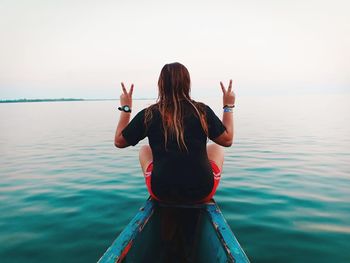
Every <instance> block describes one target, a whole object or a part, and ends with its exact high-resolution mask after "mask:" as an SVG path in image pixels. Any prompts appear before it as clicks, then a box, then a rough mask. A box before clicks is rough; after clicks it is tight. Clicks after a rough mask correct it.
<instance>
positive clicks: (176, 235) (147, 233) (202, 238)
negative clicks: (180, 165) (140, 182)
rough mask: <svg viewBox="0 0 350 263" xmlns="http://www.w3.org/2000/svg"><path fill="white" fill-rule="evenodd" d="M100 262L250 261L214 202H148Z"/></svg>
mask: <svg viewBox="0 0 350 263" xmlns="http://www.w3.org/2000/svg"><path fill="white" fill-rule="evenodd" d="M98 262H100V263H106V262H126V263H127V262H152V263H156V262H200V263H206V262H208V263H209V262H210V263H213V262H220V263H221V262H238V263H241V262H242V263H243V262H249V260H248V258H247V256H246V255H245V253H244V251H243V249H242V248H241V246H240V245H239V243H238V241H237V239H236V238H235V236H234V234H233V232H232V231H231V229H230V227H229V225H228V224H227V222H226V220H225V218H224V217H223V215H222V213H221V211H220V209H219V207H218V205H217V204H216V203H215V201H214V200H212V201H210V202H208V203H205V204H197V205H173V204H172V205H169V204H162V203H159V202H156V201H154V200H152V199H151V198H149V199H148V200H147V201H146V203H145V205H144V206H143V207H141V209H140V210H139V212H138V213H137V214H136V215H135V217H134V218H133V219H132V220H131V222H130V223H129V224H128V225H127V226H126V228H125V229H124V230H123V231H122V232H121V234H120V235H119V236H118V238H117V239H116V240H115V241H114V242H113V244H112V245H111V246H110V247H109V248H108V249H107V251H106V252H105V254H104V255H103V256H102V257H101V258H100V260H99V261H98Z"/></svg>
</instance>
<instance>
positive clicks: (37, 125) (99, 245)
mask: <svg viewBox="0 0 350 263" xmlns="http://www.w3.org/2000/svg"><path fill="white" fill-rule="evenodd" d="M349 99H350V96H349V95H328V96H326V95H322V96H321V95H320V96H316V95H307V96H285V97H281V96H280V97H279V96H271V97H264V96H262V97H253V96H251V97H242V98H237V104H236V105H237V107H236V108H235V109H234V120H235V139H234V144H233V146H232V147H230V148H225V163H224V168H223V173H222V179H221V182H220V186H219V188H218V191H217V194H216V196H215V199H216V201H217V203H218V205H219V206H220V208H221V210H222V212H223V214H224V216H225V218H226V220H227V222H228V223H229V225H230V226H231V228H232V230H233V232H234V234H235V235H236V237H237V239H238V241H239V242H240V244H241V246H242V247H243V249H244V250H245V252H246V254H247V255H248V257H249V258H250V260H251V261H252V262H285V263H289V262H318V263H321V262H327V263H328V262H344V263H346V262H350V138H349V137H350V136H349V135H350V124H349V116H350V104H349ZM202 101H204V102H206V103H207V104H209V105H210V106H211V107H212V109H213V110H214V111H215V112H216V113H217V115H218V116H219V117H221V114H222V108H221V99H220V98H218V99H203V100H202ZM152 102H153V101H152V100H135V101H134V107H133V114H134V113H135V112H137V111H138V110H140V109H142V108H144V107H146V106H148V105H150V104H151V103H152ZM117 106H118V101H73V102H38V103H34V102H33V103H7V104H4V103H2V104H0V118H1V122H0V145H1V152H0V153H1V158H0V164H1V166H0V262H2V263H7V262H27V263H34V262H65V263H69V262H84V263H85V262H96V261H97V260H98V259H99V257H100V256H102V254H103V253H104V252H105V250H106V249H107V248H108V246H109V245H110V244H111V243H112V242H113V240H114V239H115V238H116V237H117V235H118V234H119V233H120V232H121V231H122V229H123V228H124V227H125V226H126V225H127V224H128V222H129V221H130V220H131V218H132V217H133V216H134V215H135V214H136V213H137V211H138V209H139V207H141V206H142V205H143V203H144V202H145V200H146V198H147V197H148V193H147V190H146V187H145V185H144V179H143V176H142V173H141V170H140V167H139V163H138V150H139V148H140V146H141V145H143V144H146V143H147V139H145V140H144V141H142V142H140V143H139V144H138V145H137V146H136V147H129V148H126V149H117V148H115V147H114V144H113V140H114V132H115V128H116V125H117V121H118V115H119V112H118V110H117Z"/></svg>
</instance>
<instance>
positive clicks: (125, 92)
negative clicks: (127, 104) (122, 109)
mask: <svg viewBox="0 0 350 263" xmlns="http://www.w3.org/2000/svg"><path fill="white" fill-rule="evenodd" d="M121 84H122V89H123V93H124V94H128V93H127V91H126V88H125V85H124V83H123V82H122V83H121Z"/></svg>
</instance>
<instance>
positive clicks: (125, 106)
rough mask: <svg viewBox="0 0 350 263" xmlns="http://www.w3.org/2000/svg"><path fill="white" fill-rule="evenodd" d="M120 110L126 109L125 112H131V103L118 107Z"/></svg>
mask: <svg viewBox="0 0 350 263" xmlns="http://www.w3.org/2000/svg"><path fill="white" fill-rule="evenodd" d="M118 110H120V111H124V112H131V108H130V107H129V105H124V106H121V107H118Z"/></svg>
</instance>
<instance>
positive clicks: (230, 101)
mask: <svg viewBox="0 0 350 263" xmlns="http://www.w3.org/2000/svg"><path fill="white" fill-rule="evenodd" d="M220 85H221V89H222V93H223V96H222V102H223V105H224V106H225V105H231V106H232V105H235V100H236V95H235V93H234V92H233V91H232V79H230V84H229V86H228V89H227V90H226V88H225V86H224V84H222V82H221V81H220Z"/></svg>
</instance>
